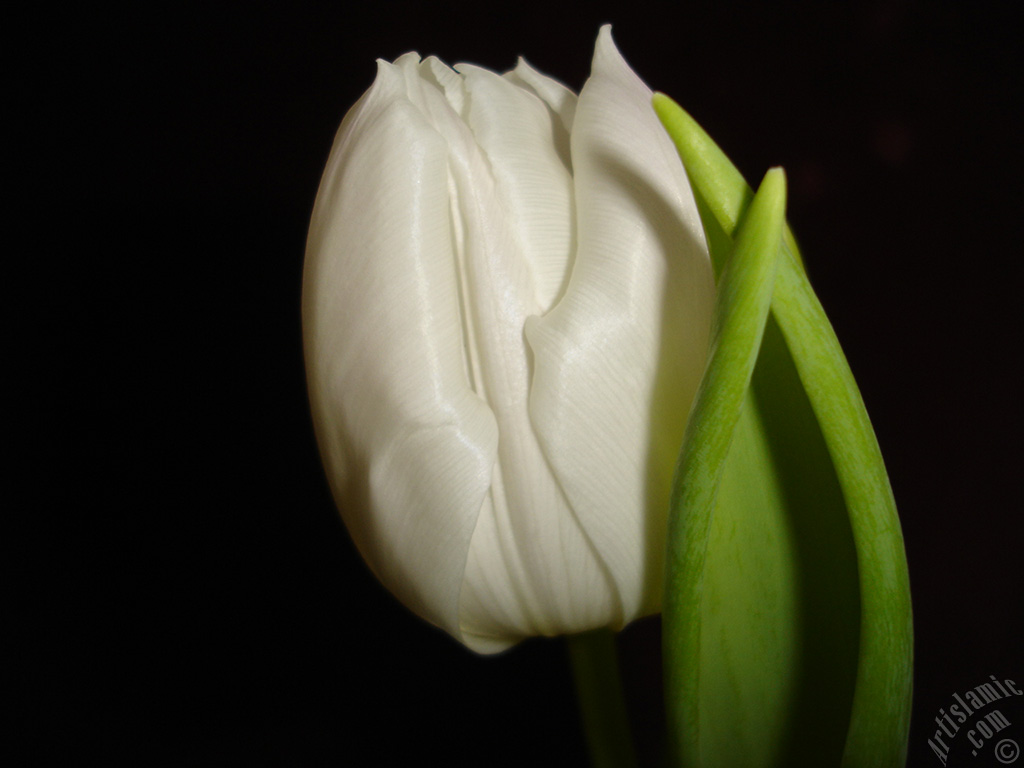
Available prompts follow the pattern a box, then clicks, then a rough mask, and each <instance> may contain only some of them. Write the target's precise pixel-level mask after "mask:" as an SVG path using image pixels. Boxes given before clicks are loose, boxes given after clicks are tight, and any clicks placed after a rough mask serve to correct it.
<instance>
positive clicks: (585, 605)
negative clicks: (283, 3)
mask: <svg viewBox="0 0 1024 768" xmlns="http://www.w3.org/2000/svg"><path fill="white" fill-rule="evenodd" d="M462 70H463V73H464V75H465V96H466V99H465V109H464V111H465V113H466V115H465V117H466V120H467V121H468V126H467V125H462V124H460V123H458V122H444V123H443V124H442V123H441V122H437V123H435V124H436V126H437V128H438V130H439V131H440V132H441V133H442V134H443V135H444V136H445V138H446V140H447V143H448V149H449V163H450V165H449V168H450V173H451V189H450V194H451V197H452V200H453V210H454V211H456V212H457V215H456V216H455V225H456V237H455V245H456V253H457V261H458V263H459V265H460V270H461V271H460V274H461V280H462V285H463V292H462V299H463V323H464V326H465V329H466V331H465V333H466V338H467V339H468V343H467V348H468V350H469V355H470V371H471V373H472V382H473V387H474V389H475V391H476V392H477V393H478V394H479V395H480V397H481V398H482V399H483V400H484V401H485V402H486V403H487V404H488V405H489V406H490V408H491V409H492V411H493V413H494V416H495V419H496V422H497V424H498V432H499V436H500V437H499V443H498V461H497V463H496V465H495V468H494V474H493V476H492V484H491V492H490V494H489V496H488V499H487V501H486V502H485V504H484V507H483V510H482V512H481V515H480V518H479V522H478V525H477V528H476V530H475V532H474V534H473V541H472V545H471V548H470V553H469V559H468V561H467V565H466V574H465V579H464V586H463V593H462V597H461V612H462V616H461V627H462V631H463V639H464V641H465V642H466V643H467V644H468V645H470V647H473V648H476V649H477V650H481V651H491V650H496V649H500V648H501V647H504V646H507V645H508V644H509V643H510V642H514V641H515V640H517V639H519V638H521V637H525V636H528V635H534V634H549V635H550V634H560V633H564V632H572V631H579V630H582V629H585V628H590V627H594V626H601V625H603V624H606V623H608V620H609V617H610V616H617V615H619V611H618V609H617V598H616V596H615V595H614V591H613V589H612V588H611V585H610V582H609V580H608V578H607V576H606V574H605V573H604V572H603V570H602V565H601V563H600V561H599V560H598V559H597V557H596V555H595V553H594V550H593V548H592V547H591V545H590V543H589V542H588V541H587V539H586V537H585V535H584V534H583V531H582V530H581V529H580V527H579V524H578V522H577V521H576V519H575V517H574V515H573V514H572V510H571V509H570V508H569V506H568V505H567V503H566V501H565V497H564V495H563V493H562V489H561V488H560V487H559V485H558V483H557V482H556V481H555V480H554V478H553V477H552V475H551V472H550V469H549V467H548V466H547V462H546V460H545V458H544V455H543V453H542V452H541V450H540V447H539V445H538V444H537V439H536V436H535V435H534V433H533V430H532V427H531V425H530V418H529V400H528V397H529V385H530V363H529V357H528V354H527V348H526V342H525V339H524V336H523V328H524V325H525V322H526V319H527V318H528V317H530V316H532V315H536V314H539V313H540V312H542V311H544V309H545V306H546V305H547V304H548V303H550V302H551V301H553V300H554V296H555V295H557V293H558V292H559V291H560V290H561V289H562V286H563V284H564V278H565V274H564V273H565V271H566V270H567V264H568V260H569V258H570V256H571V250H572V227H571V209H572V200H571V195H572V182H571V179H570V177H569V174H568V170H567V169H566V168H565V166H564V163H563V161H562V160H561V159H560V158H559V156H558V154H557V152H555V151H554V149H553V147H552V142H551V136H552V131H553V130H554V128H555V123H557V118H556V117H555V115H554V114H553V113H552V111H551V110H549V109H548V108H547V106H546V105H545V104H544V103H543V102H542V101H541V100H540V99H539V98H537V96H536V95H535V94H533V93H531V92H529V91H526V90H524V89H522V88H519V87H517V86H516V85H515V84H513V83H510V82H508V81H507V80H505V79H503V78H501V77H499V76H498V75H495V74H494V73H492V72H488V71H486V70H480V69H478V68H475V67H470V66H463V67H462Z"/></svg>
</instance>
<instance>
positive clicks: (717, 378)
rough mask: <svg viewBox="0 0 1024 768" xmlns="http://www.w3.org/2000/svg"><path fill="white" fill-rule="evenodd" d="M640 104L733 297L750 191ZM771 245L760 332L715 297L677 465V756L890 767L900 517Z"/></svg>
mask: <svg viewBox="0 0 1024 768" xmlns="http://www.w3.org/2000/svg"><path fill="white" fill-rule="evenodd" d="M654 106H655V109H656V111H657V112H658V114H659V117H661V119H662V122H663V123H664V124H665V126H666V129H667V130H668V132H669V135H670V136H671V137H672V139H673V141H674V142H675V143H676V147H677V149H678V150H679V154H680V157H681V158H682V160H683V164H684V165H685V166H686V170H687V173H688V174H689V177H690V181H691V184H692V185H693V188H694V194H695V197H696V198H697V204H698V208H699V209H700V211H701V216H702V219H703V222H704V226H705V230H706V233H707V235H708V242H709V245H710V247H711V250H712V259H713V261H714V264H715V271H716V274H719V292H720V294H727V293H730V292H733V291H736V290H739V289H737V288H735V287H733V286H731V285H730V283H731V282H733V281H734V280H736V279H737V275H739V277H740V279H742V273H741V272H738V271H736V270H734V268H733V262H734V261H736V260H737V259H739V258H742V253H743V247H744V246H743V244H744V240H745V238H747V237H749V235H748V234H747V231H748V229H749V228H750V226H751V225H752V224H753V223H754V218H755V212H756V198H755V201H754V202H752V201H751V197H752V194H751V191H750V189H749V187H748V186H747V185H746V182H745V181H744V180H743V178H742V176H741V175H740V173H739V172H738V171H737V170H736V169H735V167H734V166H733V165H732V163H730V162H729V160H728V158H726V157H725V155H724V154H723V153H722V152H721V150H720V149H719V148H718V147H717V146H716V145H715V144H714V142H712V141H711V140H710V139H709V138H708V137H707V135H706V134H705V133H704V131H703V130H701V129H700V127H699V126H698V125H697V124H696V123H695V122H694V121H693V119H692V118H691V117H690V116H689V115H687V114H686V113H685V112H683V110H682V109H680V108H679V107H678V106H677V105H676V104H675V103H674V102H672V101H671V99H669V98H668V97H666V96H664V95H661V94H658V95H656V96H655V97H654ZM760 194H761V193H759V195H760ZM734 237H735V238H736V246H735V248H733V246H732V241H733V238H734ZM762 237H765V236H763V235H762ZM782 243H783V245H782V248H781V251H780V253H779V257H778V268H777V270H776V273H775V278H774V285H773V292H772V296H771V311H770V314H769V315H768V317H767V320H766V321H765V325H764V332H763V337H761V338H756V337H755V336H752V335H751V333H750V332H749V328H751V327H753V326H754V324H755V321H756V319H757V318H756V316H755V315H754V314H752V313H750V312H749V311H744V310H742V308H741V307H739V306H736V305H730V304H729V303H728V302H726V301H721V302H720V303H719V306H718V308H717V319H716V322H717V323H718V326H719V328H725V327H728V326H730V324H739V325H742V326H744V327H747V328H748V332H747V333H745V334H737V335H735V336H733V337H729V339H728V340H725V339H721V340H720V342H719V344H718V345H717V346H716V347H714V348H713V349H712V354H711V357H710V359H709V362H708V368H707V370H706V372H705V378H704V381H703V383H702V386H701V390H700V392H699V393H698V399H697V402H696V404H695V406H694V413H693V415H692V416H691V421H690V425H689V427H688V429H687V436H686V439H685V441H684V445H683V450H682V453H681V456H680V463H679V466H678V469H677V475H676V483H675V489H674V496H673V509H672V512H671V517H670V525H669V556H668V562H667V576H666V578H667V581H666V592H665V607H664V619H663V620H664V654H665V666H666V703H667V707H668V718H669V731H670V740H671V741H672V743H673V749H674V754H675V757H676V760H677V763H678V764H680V765H687V766H689V765H694V766H697V765H700V766H720V765H743V766H775V765H778V766H797V765H809V766H810V765H813V766H826V765H844V766H850V767H853V766H858V767H859V766H898V765H902V764H903V763H904V761H905V756H906V744H907V735H908V730H909V716H910V698H911V682H912V680H911V674H912V621H911V609H910V588H909V580H908V575H907V567H906V559H905V555H904V550H903V539H902V535H901V532H900V527H899V520H898V518H897V515H896V507H895V502H894V500H893V497H892V491H891V489H890V487H889V481H888V476H887V475H886V472H885V467H884V464H883V462H882V457H881V453H880V451H879V448H878V444H877V441H876V440H875V436H874V432H873V430H872V428H871V424H870V421H869V420H868V417H867V413H866V411H865V409H864V404H863V402H862V400H861V397H860V393H859V392H858V390H857V386H856V383H855V382H854V380H853V376H852V374H851V373H850V370H849V366H848V365H847V363H846V359H845V357H844V356H843V353H842V350H841V348H840V347H839V343H838V341H837V340H836V338H835V334H834V332H833V331H832V327H831V325H830V324H829V322H828V319H827V318H826V317H825V314H824V311H823V310H822V308H821V305H820V304H819V302H818V300H817V297H816V296H815V295H814V292H813V290H812V289H811V287H810V284H809V283H808V281H807V277H806V274H805V273H804V270H803V267H802V264H801V261H800V258H799V253H798V251H797V248H796V243H795V241H794V239H793V237H792V234H791V233H790V232H789V231H788V228H787V229H785V230H784V234H783V236H782ZM769 245H770V244H769V243H768V240H767V239H764V242H763V244H762V247H763V248H767V247H769ZM760 289H761V290H762V291H763V290H764V286H760ZM748 290H752V289H748ZM737 312H739V313H740V317H738V318H733V317H731V315H732V314H734V313H737ZM754 340H756V341H758V342H759V349H758V347H757V346H754V347H751V346H750V345H751V343H752V341H754ZM726 347H731V348H729V349H726ZM755 359H756V364H755V363H753V362H752V361H753V360H755ZM737 360H742V361H743V365H739V364H738V363H737V362H736V361H737ZM749 367H752V368H753V371H752V373H750V372H748V368H749ZM748 379H749V387H748V386H747V385H746V382H747V380H748ZM739 385H742V390H740V391H738V390H737V388H738V386H739ZM723 444H724V448H723Z"/></svg>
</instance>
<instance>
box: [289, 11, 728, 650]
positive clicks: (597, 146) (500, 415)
mask: <svg viewBox="0 0 1024 768" xmlns="http://www.w3.org/2000/svg"><path fill="white" fill-rule="evenodd" d="M651 96H652V94H651V91H650V90H649V89H648V88H647V86H645V85H644V83H643V82H642V81H641V80H640V79H639V78H638V77H637V76H636V74H634V73H633V71H632V70H631V69H630V68H629V66H628V65H627V64H626V62H625V61H624V60H623V59H622V57H621V55H620V54H619V52H618V51H617V50H616V48H615V45H614V43H613V42H612V38H611V32H610V28H609V27H605V28H603V29H602V30H601V32H600V35H599V37H598V40H597V44H596V49H595V52H594V59H593V67H592V72H591V75H590V78H589V79H588V80H587V82H586V84H585V85H584V87H583V90H582V91H581V92H580V94H579V96H578V97H577V96H576V95H575V94H573V93H572V92H571V91H569V90H568V89H566V88H565V87H564V86H563V85H561V84H560V83H558V82H556V81H555V80H553V79H551V78H549V77H547V76H545V75H543V74H541V73H539V72H537V71H536V70H534V69H532V68H531V67H530V66H529V65H528V64H526V62H524V61H522V60H520V62H519V64H518V66H516V68H515V69H514V70H512V71H511V72H508V73H506V74H504V75H499V74H496V73H494V72H491V71H489V70H486V69H482V68H480V67H477V66H473V65H464V64H459V65H456V67H455V68H454V69H451V68H449V67H447V66H445V65H444V64H442V63H441V62H440V61H439V60H438V59H436V58H433V57H431V58H427V59H425V60H423V61H421V60H420V57H419V56H418V55H417V54H416V53H407V54H405V55H404V56H401V57H399V58H398V59H397V60H396V61H395V62H394V63H388V62H385V61H380V62H378V72H377V77H376V80H375V81H374V83H373V86H372V87H371V88H370V90H369V91H367V92H366V94H365V95H364V96H363V97H362V98H361V99H360V100H359V102H358V103H357V104H356V105H355V106H354V107H352V109H351V110H350V111H349V113H348V114H347V115H346V117H345V119H344V121H343V122H342V124H341V128H340V129H339V131H338V134H337V137H336V139H335V142H334V147H333V149H332V151H331V155H330V159H329V161H328V164H327V168H326V170H325V172H324V176H323V180H322V182H321V185H320V190H319V193H318V196H317V200H316V206H315V209H314V211H313V217H312V223H311V225H310V231H309V239H308V245H307V251H306V263H305V274H304V283H303V333H304V345H305V357H306V366H307V374H308V383H309V396H310V402H311V406H312V411H313V420H314V423H315V427H316V433H317V439H318V442H319V446H320V451H321V455H322V457H323V462H324V466H325V468H326V472H327V476H328V479H329V482H330V485H331V489H332V492H333V494H334V498H335V500H336V502H337V504H338V507H339V508H340V510H341V513H342V516H343V518H344V521H345V524H346V525H347V527H348V530H349V531H350V532H351V535H352V537H353V539H354V541H355V543H356V546H357V547H358V549H359V551H360V552H361V553H362V556H363V557H364V558H365V559H366V562H367V563H368V564H369V566H370V568H371V569H372V570H373V572H374V573H375V574H376V576H377V577H378V578H379V579H380V580H381V581H382V582H383V583H384V585H385V586H386V587H387V588H388V589H389V590H390V591H391V592H393V593H394V594H395V595H396V596H397V597H398V599H399V600H401V601H402V602H403V603H404V604H405V605H407V606H408V607H409V608H411V609H412V610H413V611H415V612H416V613H417V614H419V615H420V616H422V617H423V618H425V619H427V620H428V621H430V622H432V623H433V624H435V625H437V626H439V627H441V628H443V629H444V630H446V631H447V632H449V633H450V634H452V635H453V636H454V637H456V638H457V639H459V640H460V641H461V642H463V643H464V644H466V645H467V646H469V647H470V648H472V649H474V650H475V651H478V652H482V653H491V652H496V651H500V650H503V649H505V648H507V647H509V646H510V645H512V644H514V643H516V642H517V641H519V640H521V639H522V638H524V637H527V636H532V635H558V634H567V633H577V632H582V631H585V630H589V629H594V628H598V627H611V628H613V629H618V628H621V627H622V626H624V625H625V624H627V623H628V622H630V621H632V620H633V619H635V618H638V617H640V616H643V615H647V614H650V613H654V612H657V611H658V610H659V609H660V605H661V593H662V589H663V587H662V582H663V578H664V558H665V553H664V549H665V540H664V536H665V523H666V514H667V509H668V497H669V491H670V485H671V478H672V472H673V468H674V465H675V461H676V458H677V455H678V451H679V447H680V444H681V442H682V438H683V432H684V429H685V426H686V420H687V415H688V410H689V406H690V403H691V401H692V399H693V396H694V393H695V391H696V389H697V386H698V384H699V382H700V377H701V374H702V372H703V368H704V364H705V357H706V352H707V345H708V338H709V333H710V325H711V317H712V310H713V304H714V298H715V288H714V277H713V274H712V269H711V263H710V261H709V257H708V252H707V247H706V244H705V239H704V233H703V229H702V226H701V222H700V218H699V216H698V213H697V209H696V206H695V204H694V199H693V195H692V193H691V190H690V185H689V183H688V181H687V176H686V173H685V171H684V170H683V166H682V164H681V162H680V160H679V156H678V155H677V153H676V150H675V148H674V147H673V144H672V142H671V140H670V139H669V137H668V136H667V135H666V133H665V130H664V129H663V128H662V126H661V124H660V122H659V121H658V118H657V116H656V115H655V113H654V110H653V109H652V106H651Z"/></svg>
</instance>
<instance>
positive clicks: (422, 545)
mask: <svg viewBox="0 0 1024 768" xmlns="http://www.w3.org/2000/svg"><path fill="white" fill-rule="evenodd" d="M403 64H405V63H404V62H403ZM402 69H403V66H395V65H391V64H387V63H385V62H381V63H380V66H379V71H378V77H377V80H376V81H375V83H374V85H373V87H372V88H371V89H370V91H368V92H367V94H366V95H365V96H364V97H363V99H361V100H360V102H359V103H358V104H357V105H356V106H355V107H353V109H352V110H351V111H350V113H349V114H348V115H347V116H346V118H345V121H344V122H343V123H342V126H341V129H340V130H339V133H338V136H337V138H336V141H335V146H334V148H333V150H332V154H331V158H330V160H329V162H328V167H327V170H326V172H325V175H324V179H323V181H322V183H321V188H320V191H319V193H318V196H317V203H316V207H315V210H314V213H313V220H312V225H311V228H310V234H309V240H308V243H307V253H306V266H305V274H304V278H303V333H304V344H305V354H306V364H307V375H308V383H309V393H310V401H311V405H312V409H313V416H314V423H315V424H316V427H317V438H318V441H319V444H320V450H321V454H322V456H323V459H324V463H325V466H326V468H327V473H328V477H329V479H330V483H331V488H332V491H333V493H334V495H335V499H336V501H337V503H338V506H339V507H340V509H341V511H342V515H343V517H344V519H345V522H346V525H347V526H348V529H349V531H350V532H351V533H352V536H353V538H354V540H355V542H356V545H357V546H358V548H359V550H360V552H361V553H362V554H363V556H364V558H365V559H366V561H367V563H368V564H369V565H370V567H371V568H372V569H373V570H374V572H375V573H376V574H377V576H378V577H379V578H380V579H381V581H382V582H383V583H384V584H385V586H386V587H387V588H388V589H390V590H391V591H392V592H393V593H394V594H395V595H396V596H397V597H398V598H399V599H400V600H401V601H402V602H404V603H405V604H406V605H408V606H409V607H410V608H412V609H413V610H415V611H416V612H417V613H419V614H421V615H422V616H424V617H426V618H428V619H429V620H430V621H433V622H434V623H436V624H438V625H440V626H442V627H444V628H445V629H447V630H448V631H449V632H451V633H453V634H456V635H458V632H459V628H458V599H459V592H460V589H461V583H462V578H463V573H464V569H465V563H466V559H467V555H468V550H469V543H470V539H471V536H472V533H473V530H474V528H475V527H476V522H477V517H478V515H479V512H480V509H481V507H482V505H483V503H484V499H485V496H486V494H487V492H488V488H489V486H490V480H491V469H492V467H493V465H494V461H495V457H496V452H497V439H498V435H497V426H496V424H495V420H494V417H493V415H492V414H491V412H490V410H489V409H488V408H487V407H486V405H485V404H484V403H483V402H482V401H481V400H480V398H478V397H477V396H476V395H475V394H474V393H473V391H472V390H471V388H470V387H469V382H468V376H467V364H466V360H465V356H464V352H463V347H464V339H463V333H462V324H461V319H460V310H459V285H458V279H457V270H456V264H455V263H454V260H453V257H452V253H453V246H452V233H451V230H450V208H449V198H448V171H447V161H446V146H445V143H444V141H443V139H442V138H441V136H439V135H438V134H437V132H436V131H435V130H433V129H432V128H431V127H430V126H429V124H428V123H427V121H425V120H424V118H423V116H422V113H421V111H420V110H419V109H417V108H416V107H415V106H414V105H413V104H412V103H411V102H410V100H409V99H408V98H406V95H405V93H406V85H405V83H404V82H403V73H402ZM431 87H433V86H431Z"/></svg>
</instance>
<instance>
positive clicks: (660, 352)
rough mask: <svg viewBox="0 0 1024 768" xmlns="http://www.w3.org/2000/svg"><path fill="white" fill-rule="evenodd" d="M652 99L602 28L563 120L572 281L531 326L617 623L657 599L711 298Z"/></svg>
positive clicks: (539, 406) (550, 451)
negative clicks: (618, 611) (573, 221)
mask: <svg viewBox="0 0 1024 768" xmlns="http://www.w3.org/2000/svg"><path fill="white" fill-rule="evenodd" d="M650 99H651V92H650V90H649V89H648V88H647V87H646V86H645V85H644V84H643V83H642V82H641V81H640V80H639V78H637V76H636V75H635V74H634V73H633V72H632V71H631V70H630V69H629V67H628V65H627V64H626V63H625V61H624V60H623V59H622V57H621V56H620V55H619V53H618V51H617V50H616V49H615V46H614V43H613V42H612V39H611V34H610V29H609V28H608V27H605V28H602V30H601V33H600V36H599V38H598V42H597V47H596V50H595V54H594V62H593V70H592V74H591V77H590V79H589V80H588V81H587V84H586V85H585V86H584V88H583V91H582V92H581V94H580V98H579V103H578V104H577V107H576V113H575V116H574V119H573V124H572V126H573V127H572V163H573V170H574V175H575V188H576V215H577V226H578V232H579V235H578V251H577V255H576V259H575V263H574V266H573V273H572V277H571V279H570V282H569V286H568V290H567V292H566V294H565V296H564V297H563V298H562V300H561V301H560V302H559V303H558V304H557V305H556V306H555V308H554V309H552V310H551V312H549V313H548V314H547V315H545V316H544V317H542V318H535V319H533V320H532V321H531V322H530V323H529V324H528V325H527V338H528V340H529V343H530V346H531V347H532V349H533V353H534V361H535V375H534V383H533V389H532V396H531V397H532V400H531V416H532V419H533V424H534V427H535V429H536V432H537V434H538V435H539V436H540V440H541V443H542V445H543V448H544V451H545V454H546V456H547V458H548V460H549V462H550V464H551V466H552V467H553V468H554V471H555V473H556V476H557V477H558V479H559V481H560V483H561V486H562V488H563V489H564V492H565V494H566V496H567V497H568V499H569V503H570V504H571V505H572V508H573V509H574V510H575V512H576V515H577V517H578V519H579V521H580V523H581V524H582V526H583V528H584V529H585V531H586V533H587V535H588V537H589V539H590V541H591V542H592V543H593V545H594V547H595V548H596V550H597V552H598V553H599V556H600V557H601V559H602V561H603V562H604V563H605V564H606V567H607V569H608V572H609V573H610V574H611V576H612V578H613V579H614V580H615V583H616V586H617V588H618V591H619V593H620V595H621V599H622V601H623V610H624V613H625V618H626V620H629V619H632V618H635V617H636V616H638V615H642V614H644V613H647V612H651V611H654V610H657V608H658V606H659V605H660V594H661V578H662V563H663V547H664V525H665V514H666V510H667V506H668V491H669V485H670V480H671V473H672V468H673V465H674V462H675V459H676V454H677V452H678V450H679V445H680V443H681V442H682V435H683V430H684V428H685V423H686V416H687V413H688V410H689V405H690V402H691V400H692V397H693V394H694V392H695V391H696V387H697V384H698V382H699V380H700V376H701V373H702V371H703V366H704V359H705V354H706V347H707V339H708V334H709V325H710V317H711V309H712V304H713V298H714V282H713V277H712V273H711V267H710V263H709V260H708V255H707V248H706V245H705V241H704V235H703V230H702V228H701V224H700V219H699V216H698V214H697V210H696V206H695V204H694V201H693V197H692V193H691V191H690V187H689V183H688V182H687V179H686V174H685V171H684V170H683V167H682V165H681V163H680V161H679V159H678V156H677V155H676V152H675V149H674V148H673V146H672V144H671V142H670V140H669V139H668V137H667V135H666V134H665V132H664V130H663V129H662V127H661V125H660V123H659V122H658V119H657V117H656V116H655V114H654V111H653V109H652V108H651V104H650Z"/></svg>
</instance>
